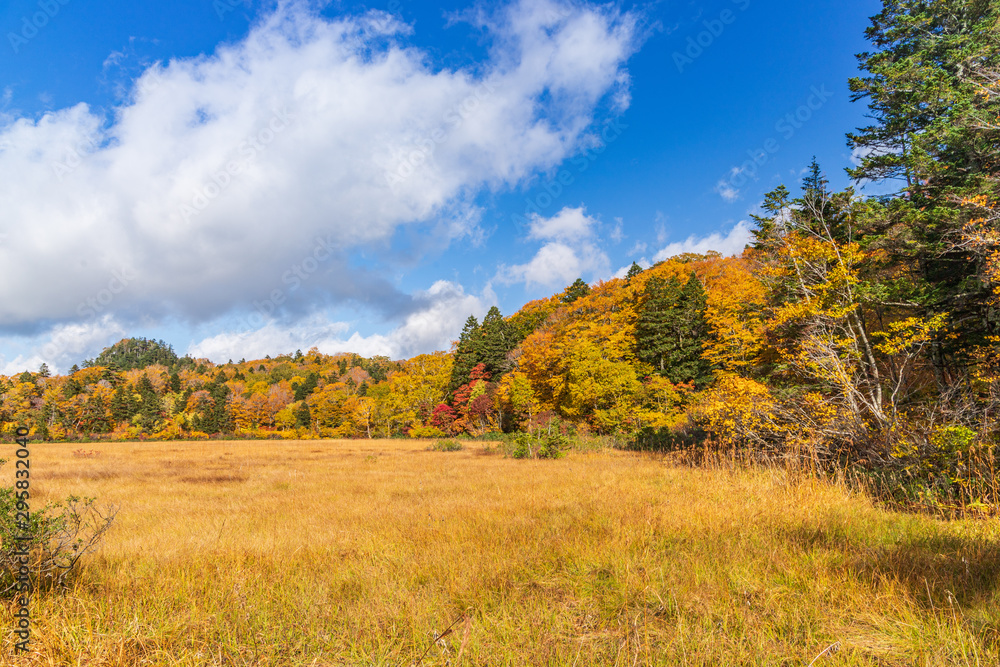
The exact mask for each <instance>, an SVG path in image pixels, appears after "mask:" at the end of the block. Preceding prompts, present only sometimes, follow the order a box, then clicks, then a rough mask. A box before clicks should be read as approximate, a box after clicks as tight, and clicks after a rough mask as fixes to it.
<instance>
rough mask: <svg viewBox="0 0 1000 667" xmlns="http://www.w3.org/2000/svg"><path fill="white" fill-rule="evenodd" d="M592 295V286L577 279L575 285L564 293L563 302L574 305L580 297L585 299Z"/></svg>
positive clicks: (581, 279)
mask: <svg viewBox="0 0 1000 667" xmlns="http://www.w3.org/2000/svg"><path fill="white" fill-rule="evenodd" d="M588 294H590V285H588V284H587V283H585V282H584V281H583V278H577V279H576V280H575V281H573V284H572V285H570V286H569V287H567V288H566V289H565V290H564V291H563V295H562V297H561V299H560V300H561V301H562V302H563V303H573V302H574V301H576V300H577V299H579V298H580V297H584V296H587V295H588Z"/></svg>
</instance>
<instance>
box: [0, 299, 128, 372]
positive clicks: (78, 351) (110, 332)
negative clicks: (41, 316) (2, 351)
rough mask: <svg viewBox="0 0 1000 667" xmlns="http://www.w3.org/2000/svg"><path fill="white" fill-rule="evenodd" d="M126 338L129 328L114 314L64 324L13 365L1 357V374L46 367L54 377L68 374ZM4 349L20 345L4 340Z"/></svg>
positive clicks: (54, 329) (14, 360)
mask: <svg viewBox="0 0 1000 667" xmlns="http://www.w3.org/2000/svg"><path fill="white" fill-rule="evenodd" d="M124 335H125V328H124V327H122V325H121V323H119V322H117V321H116V320H115V319H114V317H112V316H111V315H110V314H105V315H103V316H101V317H92V318H89V319H87V320H85V321H83V322H75V323H70V324H61V325H58V326H56V327H54V328H53V329H52V330H51V331H50V332H49V333H48V334H47V335H45V336H43V337H41V338H40V339H37V340H35V341H34V344H33V345H29V348H30V349H29V351H28V352H27V353H25V354H19V355H17V356H16V357H15V358H14V359H11V360H10V361H7V360H6V359H4V358H3V357H0V374H2V375H11V374H13V373H21V372H24V371H26V370H30V371H36V370H38V368H39V367H40V366H41V365H42V364H43V363H45V364H48V366H49V368H50V369H51V370H52V372H53V373H65V372H66V371H68V370H69V368H70V367H71V366H72V365H73V364H79V363H80V362H81V361H82V360H84V359H87V358H93V357H96V356H97V355H98V354H99V353H100V352H101V350H103V349H104V348H105V347H107V346H108V345H110V344H111V343H114V342H115V341H117V340H119V339H121V338H122V337H123V336H124ZM0 345H2V346H3V347H5V348H8V349H9V348H10V347H15V346H17V341H15V340H12V339H10V338H6V339H0Z"/></svg>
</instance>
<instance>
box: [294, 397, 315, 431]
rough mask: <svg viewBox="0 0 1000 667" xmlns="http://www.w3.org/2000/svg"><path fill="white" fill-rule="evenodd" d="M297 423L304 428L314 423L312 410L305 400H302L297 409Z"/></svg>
mask: <svg viewBox="0 0 1000 667" xmlns="http://www.w3.org/2000/svg"><path fill="white" fill-rule="evenodd" d="M295 425H296V426H299V427H302V428H309V426H311V425H312V412H311V411H310V410H309V404H308V403H306V402H305V401H302V402H301V403H300V404H299V407H298V409H296V410H295Z"/></svg>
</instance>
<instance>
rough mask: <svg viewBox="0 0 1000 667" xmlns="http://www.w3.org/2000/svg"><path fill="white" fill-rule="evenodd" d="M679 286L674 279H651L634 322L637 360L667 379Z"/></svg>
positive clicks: (647, 283) (654, 277) (656, 277)
mask: <svg viewBox="0 0 1000 667" xmlns="http://www.w3.org/2000/svg"><path fill="white" fill-rule="evenodd" d="M680 291H681V285H680V282H678V280H677V279H676V278H674V277H673V276H671V277H670V278H669V279H667V280H664V279H663V278H660V277H659V276H653V277H652V278H650V279H649V280H648V281H647V282H646V290H645V293H644V295H643V297H644V298H643V301H642V307H641V310H640V312H639V320H638V322H636V328H635V340H636V356H637V357H638V358H639V360H640V361H643V362H645V363H647V364H649V365H650V366H652V367H653V370H654V371H656V372H657V373H659V374H661V375H667V373H668V370H669V367H668V364H669V362H670V353H671V351H672V349H673V344H672V343H673V341H672V338H671V330H672V328H673V326H674V324H673V320H674V319H675V318H676V317H677V315H678V308H677V303H678V301H679V299H680Z"/></svg>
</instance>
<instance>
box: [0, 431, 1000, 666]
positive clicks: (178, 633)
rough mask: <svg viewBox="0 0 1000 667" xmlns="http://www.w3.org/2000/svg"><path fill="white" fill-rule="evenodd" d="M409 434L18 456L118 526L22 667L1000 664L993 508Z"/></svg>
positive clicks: (7, 641) (43, 613)
mask: <svg viewBox="0 0 1000 667" xmlns="http://www.w3.org/2000/svg"><path fill="white" fill-rule="evenodd" d="M427 445H428V443H427V442H419V441H414V442H406V441H325V442H316V441H310V442H215V443H206V442H196V443H144V444H127V443H122V444H115V445H107V446H105V447H104V448H103V449H102V454H101V456H100V457H97V458H83V459H81V458H74V457H73V455H72V448H73V445H60V444H46V445H40V446H37V447H35V448H33V450H32V457H33V459H32V472H33V489H34V493H33V498H34V499H33V502H34V504H35V506H40V505H41V503H42V502H44V501H45V500H46V498H48V499H52V500H54V499H58V498H61V497H64V496H66V495H68V494H71V493H73V494H78V495H88V496H96V497H97V498H98V499H99V500H100V501H102V502H103V501H110V502H113V503H115V504H116V505H118V506H119V507H120V512H119V514H118V518H117V521H116V524H115V526H114V528H112V530H111V532H109V533H108V536H107V538H106V541H105V543H104V546H103V548H102V549H101V551H100V552H99V555H97V556H96V557H91V558H90V559H89V560H88V561H87V565H86V567H85V569H84V571H83V576H82V577H81V578H80V579H79V580H78V581H77V582H76V584H75V585H74V587H73V588H72V589H70V590H67V591H65V592H62V593H58V594H52V595H48V596H45V597H42V598H39V599H38V600H36V601H35V602H34V604H33V616H34V619H33V631H34V636H33V647H34V651H35V652H34V653H33V654H32V656H31V657H30V658H28V659H21V660H19V661H18V662H17V664H25V665H60V666H62V665H94V666H104V665H411V664H413V663H414V662H416V661H417V660H418V658H420V656H421V655H422V654H425V652H426V655H425V656H424V657H423V660H422V663H421V664H422V665H428V666H429V665H445V664H451V665H459V664H461V665H519V666H520V665H579V666H583V665H601V666H606V665H630V666H631V665H652V664H657V665H675V664H689V665H702V664H705V665H707V664H715V665H719V664H754V665H757V664H760V665H808V664H809V663H810V661H812V660H813V659H814V658H816V657H817V656H818V655H820V653H821V652H823V651H824V650H825V649H827V648H828V647H830V646H831V645H834V644H835V643H837V642H839V647H838V648H839V650H838V651H836V652H834V651H833V650H830V651H827V653H825V654H824V655H823V656H822V657H820V658H818V659H817V661H816V663H815V664H816V665H817V666H826V665H950V664H955V665H966V664H968V665H996V664H997V663H998V662H1000V591H998V586H1000V522H998V520H996V519H993V520H989V521H980V522H952V523H945V522H941V521H935V520H932V519H929V518H926V517H920V516H907V515H897V514H890V513H887V512H884V511H881V510H878V509H876V508H874V507H872V506H871V504H870V503H869V502H867V501H866V500H865V499H863V498H860V497H856V496H852V495H851V494H849V493H847V492H846V491H845V490H844V489H842V488H839V487H836V486H834V485H828V484H824V483H820V482H816V481H814V480H808V479H803V480H795V479H791V478H790V477H789V475H788V474H786V473H783V472H780V471H727V470H724V469H716V470H698V469H690V468H684V467H677V466H672V465H669V464H667V463H665V462H664V461H663V460H662V459H657V458H655V457H647V456H639V455H634V454H625V453H620V452H595V453H587V454H581V453H577V454H570V456H569V457H568V458H566V459H562V460H558V461H530V460H525V461H519V460H513V459H504V458H501V457H499V456H497V455H486V454H484V453H483V452H482V450H481V449H480V447H481V446H482V445H481V444H480V443H476V444H473V445H471V446H470V447H467V449H466V450H464V451H461V452H451V453H440V452H433V451H427ZM3 475H4V481H5V483H9V480H7V477H11V478H12V475H13V473H12V471H11V469H9V467H5V468H4V469H3ZM463 614H466V615H465V616H463ZM7 622H8V623H9V622H10V615H9V610H8V613H7ZM450 626H451V627H452V632H451V633H450V634H449V635H448V636H447V637H445V638H443V639H442V640H441V641H440V642H438V644H437V645H435V644H434V643H433V642H434V639H435V637H436V636H437V634H439V633H441V632H443V631H444V630H445V629H446V628H449V627H450ZM2 636H3V640H2V651H0V652H2V655H0V664H13V663H14V661H15V659H14V658H13V657H12V656H11V650H12V639H11V638H10V636H9V633H6V632H5V633H3V635H2Z"/></svg>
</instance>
